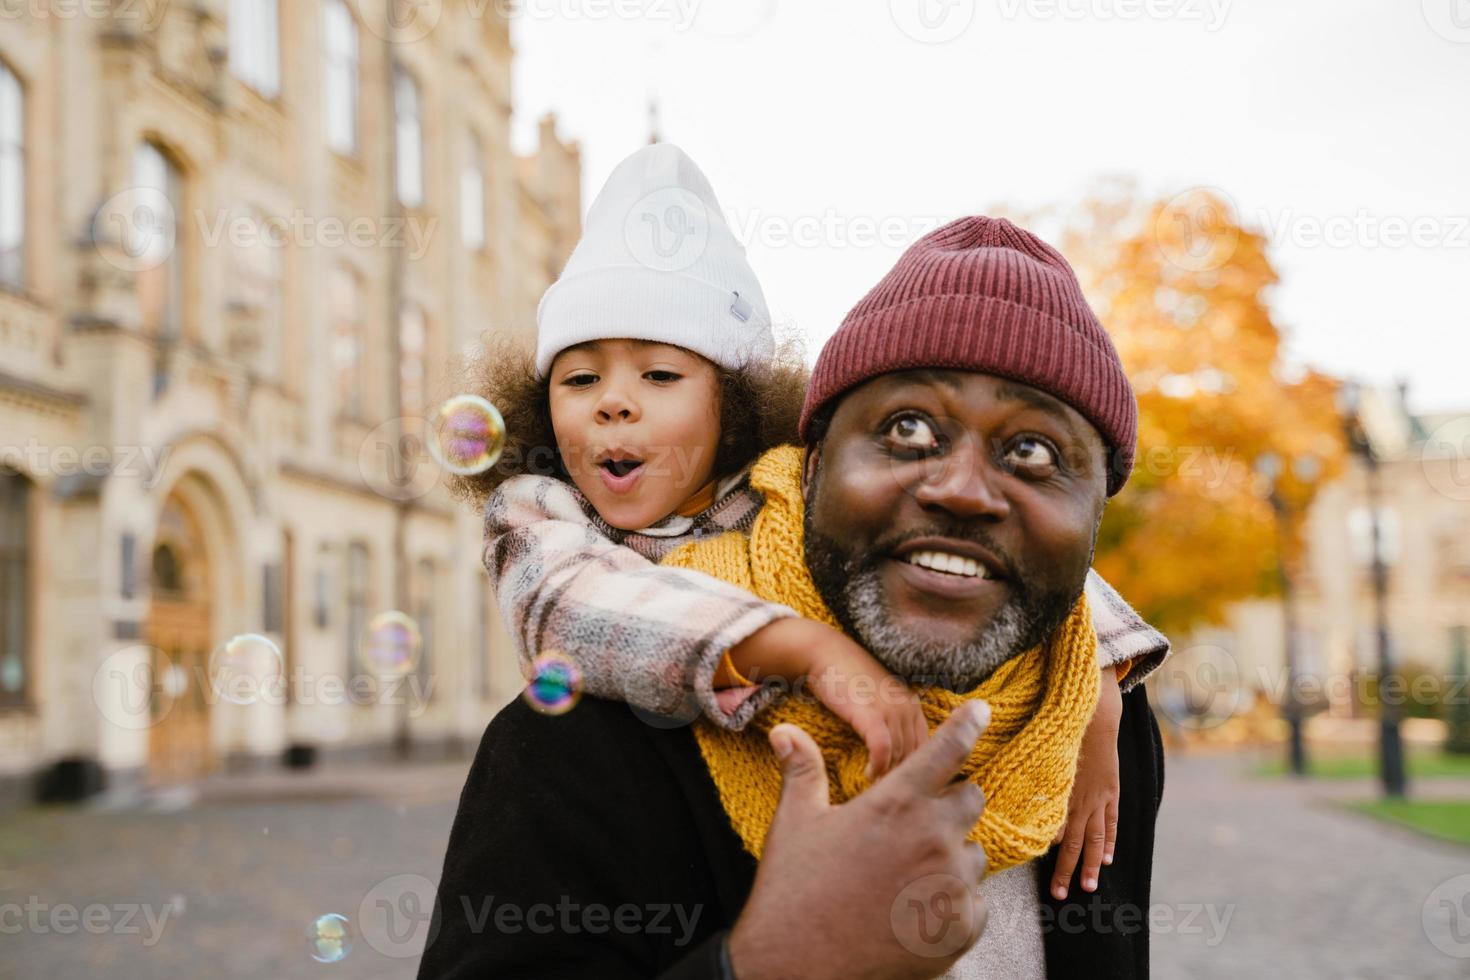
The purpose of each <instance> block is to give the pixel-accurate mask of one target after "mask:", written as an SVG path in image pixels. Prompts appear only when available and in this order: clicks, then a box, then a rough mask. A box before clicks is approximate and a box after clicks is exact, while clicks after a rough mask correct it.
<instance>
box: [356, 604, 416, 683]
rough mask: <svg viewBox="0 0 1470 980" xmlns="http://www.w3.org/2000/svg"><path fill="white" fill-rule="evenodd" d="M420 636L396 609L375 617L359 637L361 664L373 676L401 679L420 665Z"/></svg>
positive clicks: (407, 619) (405, 615) (413, 623)
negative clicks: (379, 675)
mask: <svg viewBox="0 0 1470 980" xmlns="http://www.w3.org/2000/svg"><path fill="white" fill-rule="evenodd" d="M423 642H424V639H423V636H422V634H420V633H419V626H418V623H415V622H414V621H413V617H412V616H409V615H408V614H407V613H401V612H399V611H398V610H396V609H393V610H389V611H388V612H384V613H378V615H376V616H374V617H373V618H372V619H370V620H369V621H368V624H367V626H366V627H365V628H364V629H363V634H362V662H363V664H364V665H366V666H367V668H368V670H370V671H372V672H373V673H375V674H381V675H386V676H390V677H401V676H403V675H404V674H407V673H409V672H411V671H412V670H413V669H414V668H415V667H416V666H418V662H419V650H420V648H421V647H422V646H423Z"/></svg>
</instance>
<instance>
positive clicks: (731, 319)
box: [536, 143, 775, 377]
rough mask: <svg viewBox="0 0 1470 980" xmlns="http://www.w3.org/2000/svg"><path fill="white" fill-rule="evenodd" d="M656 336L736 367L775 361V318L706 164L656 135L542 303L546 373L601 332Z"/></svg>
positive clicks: (605, 196)
mask: <svg viewBox="0 0 1470 980" xmlns="http://www.w3.org/2000/svg"><path fill="white" fill-rule="evenodd" d="M620 338H621V339H628V340H651V341H657V342H658V343H663V344H672V345H674V346H676V347H683V348H685V349H686V350H691V351H693V352H694V353H696V354H699V355H702V356H703V357H706V358H708V359H709V360H711V361H713V362H714V363H716V364H718V365H720V366H721V367H724V368H732V369H738V368H742V367H746V366H748V365H750V364H753V363H762V362H765V361H768V360H770V358H771V357H772V355H773V354H774V351H775V340H774V337H773V334H772V332H771V315H770V312H769V311H768V310H767V309H766V299H765V296H764V295H763V294H762V293H761V287H760V283H759V282H758V281H757V280H756V278H755V273H754V272H753V271H752V270H751V268H750V264H749V263H748V262H746V261H745V247H744V246H743V245H741V244H740V242H739V241H738V240H737V239H736V238H735V235H734V233H733V232H731V230H730V226H729V225H728V224H726V223H725V216H724V213H723V212H722V211H721V210H720V202H719V201H717V200H716V199H715V192H714V190H713V189H712V188H711V187H710V185H709V181H708V180H706V179H705V176H704V174H703V173H701V172H700V169H699V167H698V166H696V165H695V163H694V161H693V160H691V159H689V156H688V155H687V154H686V153H685V152H684V151H683V150H681V149H679V148H678V147H677V146H674V145H673V144H671V143H655V144H653V145H651V146H645V147H644V148H643V149H641V150H639V151H638V152H637V153H634V154H633V155H632V156H630V157H628V158H627V159H626V160H624V161H623V162H622V163H620V164H618V166H617V169H615V170H614V171H613V172H612V176H611V177H609V178H608V179H607V183H606V184H605V185H604V186H603V188H602V191H601V193H599V194H598V195H597V199H596V200H594V201H593V202H592V209H591V210H590V211H588V212H587V225H586V227H585V228H584V229H583V231H582V240H581V241H579V242H578V243H577V247H576V249H574V250H573V252H572V257H571V258H570V259H568V260H567V265H566V268H565V269H563V270H562V273H561V277H560V278H558V279H557V281H556V282H554V283H553V284H552V285H551V288H550V289H548V290H546V294H545V295H544V296H542V297H541V305H540V306H539V307H537V310H536V373H537V374H538V375H540V376H541V377H545V376H546V374H547V372H549V371H550V370H551V362H552V360H553V359H555V357H556V355H557V354H559V353H561V352H562V351H564V350H566V349H567V348H568V347H571V346H573V345H574V344H581V343H585V342H587V341H590V340H613V339H620Z"/></svg>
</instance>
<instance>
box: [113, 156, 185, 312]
mask: <svg viewBox="0 0 1470 980" xmlns="http://www.w3.org/2000/svg"><path fill="white" fill-rule="evenodd" d="M183 184H184V182H183V176H182V175H181V174H180V173H179V168H178V167H177V166H176V165H175V164H174V162H173V160H171V159H170V158H169V157H168V155H167V154H166V153H164V151H163V150H162V149H161V148H159V147H158V146H157V145H156V144H154V143H140V144H138V148H137V149H136V150H135V151H134V152H133V187H134V188H136V189H148V190H152V191H155V192H156V194H155V195H153V197H154V199H155V200H154V201H152V202H148V201H146V200H145V205H146V206H143V207H138V208H134V209H133V213H132V214H131V215H130V216H129V217H130V220H129V221H127V222H126V227H125V229H124V236H125V241H124V242H123V246H124V248H125V249H126V250H127V254H128V255H129V256H131V257H132V258H133V259H135V260H136V261H137V262H138V265H139V267H140V268H139V272H138V280H137V282H138V306H139V309H140V311H141V313H142V317H143V328H144V329H145V330H149V331H152V332H154V333H158V334H161V335H163V336H176V335H177V334H178V332H179V324H180V322H181V321H182V319H183V307H184V268H183V260H182V258H181V256H180V255H179V252H180V241H179V231H180V228H179V215H180V214H182V213H183Z"/></svg>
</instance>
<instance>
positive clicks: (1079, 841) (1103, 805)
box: [1051, 667, 1123, 900]
mask: <svg viewBox="0 0 1470 980" xmlns="http://www.w3.org/2000/svg"><path fill="white" fill-rule="evenodd" d="M1122 717H1123V695H1122V693H1121V692H1120V691H1119V690H1118V674H1117V671H1116V670H1114V669H1113V668H1112V667H1104V668H1103V669H1102V691H1101V693H1100V694H1099V695H1098V701H1097V710H1096V711H1094V712H1093V714H1092V721H1090V722H1088V725H1087V732H1086V734H1084V735H1083V736H1082V758H1081V759H1080V760H1079V761H1078V763H1077V779H1076V781H1075V782H1074V783H1073V784H1072V797H1071V800H1070V801H1069V802H1068V803H1067V820H1066V822H1065V823H1063V824H1062V826H1061V829H1059V830H1058V831H1057V836H1056V838H1055V839H1054V840H1053V841H1052V843H1054V844H1055V843H1060V844H1061V845H1062V846H1061V849H1060V850H1059V851H1057V866H1056V870H1055V871H1054V872H1053V873H1052V879H1051V893H1052V895H1054V896H1056V898H1057V899H1058V900H1060V899H1064V898H1066V897H1067V890H1068V885H1069V883H1070V882H1071V880H1072V871H1073V869H1074V868H1076V867H1077V859H1078V858H1079V857H1081V858H1082V890H1083V891H1085V892H1095V891H1097V876H1098V874H1099V872H1100V871H1101V868H1102V866H1103V865H1104V864H1112V863H1113V845H1114V844H1115V843H1116V842H1117V840H1118V725H1119V722H1120V721H1121V720H1122ZM1084 848H1085V853H1084Z"/></svg>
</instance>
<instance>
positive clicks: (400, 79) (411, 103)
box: [393, 70, 424, 208]
mask: <svg viewBox="0 0 1470 980" xmlns="http://www.w3.org/2000/svg"><path fill="white" fill-rule="evenodd" d="M421 108H422V104H421V100H420V98H419V84H418V82H416V81H414V78H413V76H412V75H410V74H409V73H408V72H406V71H401V70H400V71H399V72H398V73H397V74H396V75H395V76H394V78H393V115H394V124H393V125H394V133H395V141H394V142H395V146H396V148H397V168H398V200H399V202H400V203H401V204H402V205H403V206H404V207H409V208H416V207H419V206H420V205H422V204H423V203H424V127H423V120H422V119H421V118H420V112H421Z"/></svg>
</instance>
